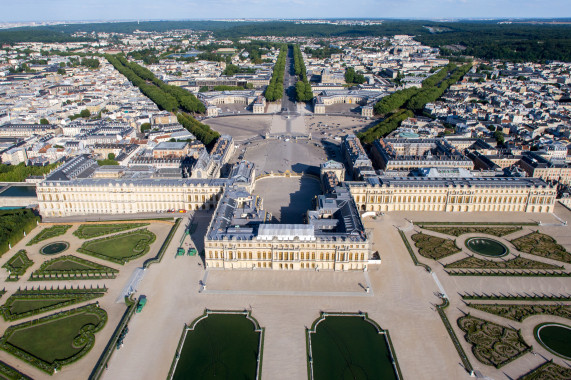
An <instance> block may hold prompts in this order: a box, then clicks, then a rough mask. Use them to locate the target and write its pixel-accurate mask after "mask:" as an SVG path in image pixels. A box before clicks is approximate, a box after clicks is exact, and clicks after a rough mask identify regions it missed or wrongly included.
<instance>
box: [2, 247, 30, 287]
mask: <svg viewBox="0 0 571 380" xmlns="http://www.w3.org/2000/svg"><path fill="white" fill-rule="evenodd" d="M33 264H34V262H33V261H32V260H30V258H29V257H28V255H27V254H26V250H24V249H21V250H19V251H18V252H16V254H14V256H12V257H11V258H10V260H8V262H6V264H4V265H2V268H5V269H6V270H7V271H8V272H9V273H10V274H9V276H8V278H7V279H6V281H18V279H19V278H20V276H22V275H23V274H24V273H26V270H27V269H28V268H29V267H31V266H32V265H33Z"/></svg>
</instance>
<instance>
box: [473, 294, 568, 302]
mask: <svg viewBox="0 0 571 380" xmlns="http://www.w3.org/2000/svg"><path fill="white" fill-rule="evenodd" d="M462 299H464V300H474V301H476V300H478V301H571V296H568V295H567V296H564V295H562V294H560V295H557V296H556V295H551V296H548V295H547V294H534V295H533V296H528V295H520V294H516V295H512V294H508V295H507V296H506V295H503V294H501V293H500V295H495V294H490V295H488V294H476V293H474V294H468V293H467V294H463V295H462Z"/></svg>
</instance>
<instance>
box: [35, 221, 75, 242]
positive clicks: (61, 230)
mask: <svg viewBox="0 0 571 380" xmlns="http://www.w3.org/2000/svg"><path fill="white" fill-rule="evenodd" d="M70 228H71V224H65V225H60V226H53V227H48V228H44V229H43V230H41V231H40V232H38V234H37V235H36V236H34V238H33V239H32V240H30V241H29V242H28V244H26V245H34V244H36V243H39V242H40V241H43V240H47V239H51V238H53V237H56V236H61V235H63V234H65V233H66V232H67V230H69V229H70Z"/></svg>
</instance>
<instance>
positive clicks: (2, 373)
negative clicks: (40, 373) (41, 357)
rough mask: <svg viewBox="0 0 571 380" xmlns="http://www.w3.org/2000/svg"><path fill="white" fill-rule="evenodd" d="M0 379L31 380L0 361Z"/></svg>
mask: <svg viewBox="0 0 571 380" xmlns="http://www.w3.org/2000/svg"><path fill="white" fill-rule="evenodd" d="M0 379H6V380H33V379H32V378H31V377H29V376H26V375H24V374H23V373H22V372H20V371H18V370H17V369H16V368H13V367H11V366H9V365H8V364H6V363H4V362H3V361H0Z"/></svg>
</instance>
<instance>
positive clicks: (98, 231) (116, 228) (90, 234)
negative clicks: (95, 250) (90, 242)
mask: <svg viewBox="0 0 571 380" xmlns="http://www.w3.org/2000/svg"><path fill="white" fill-rule="evenodd" d="M148 225H149V223H117V224H82V225H80V226H79V227H78V228H77V230H76V231H75V232H74V233H73V234H74V235H75V236H77V237H78V238H80V239H92V238H96V237H99V236H104V235H109V234H114V233H117V232H121V231H126V230H132V229H134V228H139V227H144V226H148Z"/></svg>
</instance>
